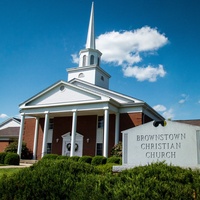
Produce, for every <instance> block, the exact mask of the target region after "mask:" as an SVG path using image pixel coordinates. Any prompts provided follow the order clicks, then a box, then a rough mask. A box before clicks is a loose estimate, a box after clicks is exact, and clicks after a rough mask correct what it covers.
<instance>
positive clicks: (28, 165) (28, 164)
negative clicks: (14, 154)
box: [0, 160, 37, 169]
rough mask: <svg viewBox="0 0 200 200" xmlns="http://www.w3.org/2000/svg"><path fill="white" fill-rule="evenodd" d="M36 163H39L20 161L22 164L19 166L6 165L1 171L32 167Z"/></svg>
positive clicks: (1, 167)
mask: <svg viewBox="0 0 200 200" xmlns="http://www.w3.org/2000/svg"><path fill="white" fill-rule="evenodd" d="M36 162H37V161H36V160H20V164H19V165H5V166H0V169H6V168H24V167H30V166H32V165H33V164H34V163H36Z"/></svg>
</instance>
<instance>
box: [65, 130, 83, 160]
mask: <svg viewBox="0 0 200 200" xmlns="http://www.w3.org/2000/svg"><path fill="white" fill-rule="evenodd" d="M62 138H63V142H62V155H64V156H70V151H71V133H70V132H68V133H66V134H64V135H62ZM74 155H75V156H80V157H81V156H82V155H83V135H81V134H79V133H76V140H75V152H74Z"/></svg>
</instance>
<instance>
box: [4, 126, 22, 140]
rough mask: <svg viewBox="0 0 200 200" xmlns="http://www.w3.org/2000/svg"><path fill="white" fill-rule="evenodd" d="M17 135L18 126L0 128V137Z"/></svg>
mask: <svg viewBox="0 0 200 200" xmlns="http://www.w3.org/2000/svg"><path fill="white" fill-rule="evenodd" d="M18 136H19V127H8V128H5V129H2V130H0V137H7V138H10V137H18Z"/></svg>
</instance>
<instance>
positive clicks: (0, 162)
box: [0, 152, 7, 164]
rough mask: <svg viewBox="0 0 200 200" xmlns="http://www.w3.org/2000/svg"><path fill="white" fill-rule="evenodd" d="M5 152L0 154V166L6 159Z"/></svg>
mask: <svg viewBox="0 0 200 200" xmlns="http://www.w3.org/2000/svg"><path fill="white" fill-rule="evenodd" d="M6 154H7V153H6V152H0V164H4V159H5V157H6Z"/></svg>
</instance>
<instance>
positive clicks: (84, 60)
mask: <svg viewBox="0 0 200 200" xmlns="http://www.w3.org/2000/svg"><path fill="white" fill-rule="evenodd" d="M83 66H86V55H84V56H83Z"/></svg>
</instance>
